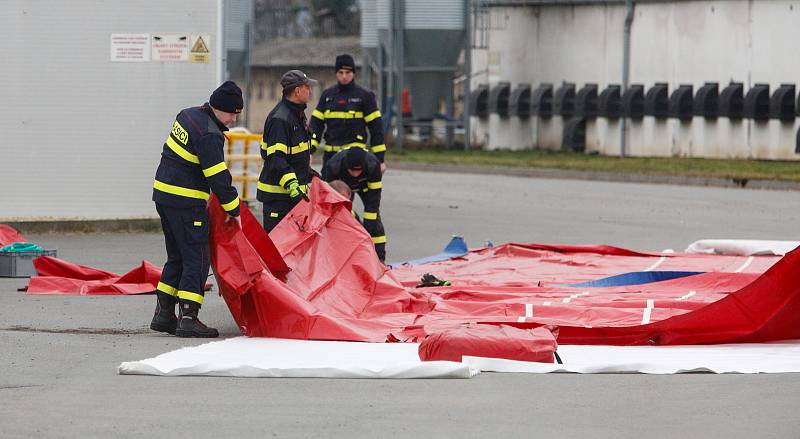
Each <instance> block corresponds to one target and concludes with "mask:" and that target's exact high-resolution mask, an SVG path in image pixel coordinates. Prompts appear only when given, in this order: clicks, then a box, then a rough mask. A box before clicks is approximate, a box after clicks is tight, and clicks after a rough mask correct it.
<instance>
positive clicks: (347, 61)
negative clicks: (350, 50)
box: [336, 53, 356, 72]
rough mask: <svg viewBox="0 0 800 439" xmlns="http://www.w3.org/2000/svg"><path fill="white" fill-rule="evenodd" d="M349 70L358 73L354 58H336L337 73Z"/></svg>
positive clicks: (340, 56) (346, 56)
mask: <svg viewBox="0 0 800 439" xmlns="http://www.w3.org/2000/svg"><path fill="white" fill-rule="evenodd" d="M342 69H347V70H351V71H353V72H355V71H356V62H355V61H353V57H352V56H350V55H348V54H346V53H345V54H343V55H339V56H337V57H336V71H337V72H338V71H339V70H342Z"/></svg>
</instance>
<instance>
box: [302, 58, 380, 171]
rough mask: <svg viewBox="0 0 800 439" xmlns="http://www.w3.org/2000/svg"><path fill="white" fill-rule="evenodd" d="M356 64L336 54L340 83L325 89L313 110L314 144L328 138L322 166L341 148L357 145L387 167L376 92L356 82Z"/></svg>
mask: <svg viewBox="0 0 800 439" xmlns="http://www.w3.org/2000/svg"><path fill="white" fill-rule="evenodd" d="M355 66H356V64H355V62H354V61H353V57H352V56H350V55H347V54H344V55H339V56H337V57H336V80H337V82H338V83H337V84H336V85H334V86H333V87H330V88H328V89H326V90H325V91H323V92H322V96H320V97H319V103H318V104H317V108H316V110H314V112H313V113H311V144H312V145H313V146H314V147H315V148H316V147H319V143H320V142H321V141H322V139H323V133H324V139H325V146H324V148H323V149H324V154H323V155H322V167H323V168H324V167H325V164H326V163H327V162H328V160H330V158H331V157H333V155H334V154H336V153H337V152H339V151H343V150H346V149H349V148H352V147H354V146H357V147H360V148H364V149H367V130H369V151H372V153H373V154H375V156H376V157H377V158H378V160H380V163H381V172H384V171H385V170H386V164H385V163H384V155H385V153H386V145H385V144H384V141H383V122H382V120H381V112H380V110H378V104H377V103H376V102H375V94H374V93H372V92H371V91H369V90H367V89H366V88H363V87H360V86H358V85H357V84H356V83H355V69H356V67H355Z"/></svg>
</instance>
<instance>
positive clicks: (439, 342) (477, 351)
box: [419, 325, 558, 363]
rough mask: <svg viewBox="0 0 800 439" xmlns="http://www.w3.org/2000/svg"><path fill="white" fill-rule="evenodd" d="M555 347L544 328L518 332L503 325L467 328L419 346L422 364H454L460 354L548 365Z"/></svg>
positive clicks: (428, 340) (552, 338)
mask: <svg viewBox="0 0 800 439" xmlns="http://www.w3.org/2000/svg"><path fill="white" fill-rule="evenodd" d="M557 348H558V344H557V343H556V339H555V337H554V336H553V333H552V332H550V330H548V329H545V328H544V327H541V326H540V327H538V328H533V329H519V328H515V327H513V326H507V325H468V326H464V327H462V328H457V329H450V330H446V331H443V332H440V333H438V334H433V335H431V336H430V337H428V338H426V339H425V340H424V341H423V342H422V343H420V345H419V358H420V360H422V361H457V362H461V358H462V357H463V356H464V355H467V356H472V357H487V358H505V359H508V360H517V361H536V362H539V363H552V362H553V353H554V352H555V351H556V349H557Z"/></svg>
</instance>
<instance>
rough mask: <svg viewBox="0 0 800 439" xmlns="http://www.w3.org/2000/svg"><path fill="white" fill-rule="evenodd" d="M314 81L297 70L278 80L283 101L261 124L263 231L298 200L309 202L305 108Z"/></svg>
mask: <svg viewBox="0 0 800 439" xmlns="http://www.w3.org/2000/svg"><path fill="white" fill-rule="evenodd" d="M313 85H316V81H315V80H313V79H311V78H309V77H308V76H306V74H305V73H303V72H301V71H300V70H289V71H288V72H286V73H284V74H283V76H282V77H281V87H283V98H282V99H281V101H280V102H278V104H277V105H276V106H275V108H273V109H272V111H271V112H270V113H269V116H267V120H266V121H265V122H264V138H263V140H262V141H261V157H262V158H263V159H264V166H263V168H262V169H261V175H260V176H259V179H258V195H257V198H258V201H261V203H262V204H263V214H264V230H266V231H267V232H270V231H271V230H272V229H273V228H275V226H276V225H278V223H279V222H280V221H281V219H283V217H285V216H286V214H287V213H289V211H290V210H292V208H293V207H294V206H295V205H296V204H297V203H298V202H300V200H301V199H305V200H308V195H307V193H308V183H310V182H311V177H312V173H311V163H310V160H311V153H312V152H313V151H312V149H311V148H312V147H311V142H310V140H311V139H310V136H309V133H308V124H307V121H306V115H305V109H306V105H307V104H308V101H309V99H311V87H312V86H313Z"/></svg>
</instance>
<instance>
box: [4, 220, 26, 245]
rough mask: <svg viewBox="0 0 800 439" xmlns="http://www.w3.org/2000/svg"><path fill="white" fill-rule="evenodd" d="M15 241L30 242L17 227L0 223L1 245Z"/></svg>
mask: <svg viewBox="0 0 800 439" xmlns="http://www.w3.org/2000/svg"><path fill="white" fill-rule="evenodd" d="M15 242H28V241H27V240H26V239H25V238H24V237H23V236H22V235H21V234H20V233H19V232H18V231H17V230H16V229H15V228H13V227H11V226H8V225H5V224H0V247H3V246H5V245H8V244H13V243H15Z"/></svg>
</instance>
